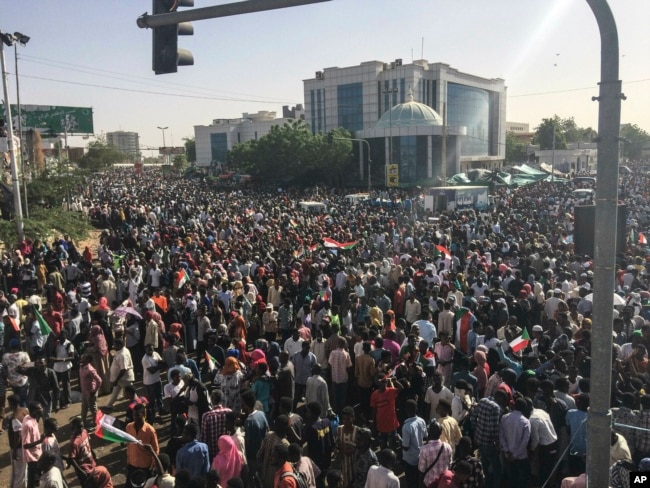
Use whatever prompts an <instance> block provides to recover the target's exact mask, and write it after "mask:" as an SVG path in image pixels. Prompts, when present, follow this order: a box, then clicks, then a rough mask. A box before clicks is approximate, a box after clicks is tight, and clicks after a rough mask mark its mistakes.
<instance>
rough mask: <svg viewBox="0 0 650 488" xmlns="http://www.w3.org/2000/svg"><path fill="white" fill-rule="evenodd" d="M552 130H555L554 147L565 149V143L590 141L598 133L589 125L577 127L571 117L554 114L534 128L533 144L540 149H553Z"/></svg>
mask: <svg viewBox="0 0 650 488" xmlns="http://www.w3.org/2000/svg"><path fill="white" fill-rule="evenodd" d="M553 132H555V149H566V148H567V143H576V142H591V141H592V140H593V139H594V138H595V137H597V136H598V133H597V132H596V131H595V130H594V129H592V128H591V127H578V125H577V124H576V122H575V120H574V119H573V117H569V118H566V119H562V118H560V117H559V116H557V115H554V116H553V117H551V118H550V119H543V120H542V123H541V124H539V126H537V127H536V128H535V136H534V137H533V144H539V146H540V149H553Z"/></svg>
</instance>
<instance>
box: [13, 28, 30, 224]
mask: <svg viewBox="0 0 650 488" xmlns="http://www.w3.org/2000/svg"><path fill="white" fill-rule="evenodd" d="M28 42H29V36H26V35H24V34H21V33H20V32H14V61H15V65H16V103H17V105H18V139H19V140H20V153H19V154H20V172H21V173H22V175H23V194H24V196H25V218H26V219H28V218H29V207H28V205H27V174H26V173H25V156H24V151H25V144H24V141H23V117H22V113H21V108H20V81H19V80H20V77H19V76H18V44H20V45H22V46H25V45H26V44H27V43H28Z"/></svg>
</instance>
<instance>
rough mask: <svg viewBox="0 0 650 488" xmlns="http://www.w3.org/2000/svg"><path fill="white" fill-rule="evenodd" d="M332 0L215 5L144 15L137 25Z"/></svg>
mask: <svg viewBox="0 0 650 488" xmlns="http://www.w3.org/2000/svg"><path fill="white" fill-rule="evenodd" d="M329 1H330V0H245V1H243V2H234V3H226V4H222V5H213V6H212V7H203V8H195V9H192V10H184V11H181V12H170V13H165V14H155V15H149V14H146V13H145V14H144V15H141V16H140V17H138V19H137V21H136V23H137V24H138V27H140V28H141V29H146V28H154V27H162V26H165V25H173V24H180V23H181V22H192V21H194V20H205V19H216V18H219V17H231V16H233V15H241V14H251V13H254V12H264V11H267V10H277V9H281V8H288V7H300V6H302V5H310V4H313V3H322V2H329Z"/></svg>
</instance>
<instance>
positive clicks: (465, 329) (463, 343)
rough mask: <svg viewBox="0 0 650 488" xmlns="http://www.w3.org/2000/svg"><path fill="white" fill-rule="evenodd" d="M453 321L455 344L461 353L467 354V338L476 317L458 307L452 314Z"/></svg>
mask: <svg viewBox="0 0 650 488" xmlns="http://www.w3.org/2000/svg"><path fill="white" fill-rule="evenodd" d="M454 321H455V322H456V344H457V346H458V349H460V351H461V352H463V353H465V354H467V352H468V347H467V336H468V334H469V331H470V330H472V324H473V323H474V322H476V317H474V314H473V313H472V312H471V311H470V310H469V309H468V308H465V307H460V308H459V309H458V310H456V313H455V314H454Z"/></svg>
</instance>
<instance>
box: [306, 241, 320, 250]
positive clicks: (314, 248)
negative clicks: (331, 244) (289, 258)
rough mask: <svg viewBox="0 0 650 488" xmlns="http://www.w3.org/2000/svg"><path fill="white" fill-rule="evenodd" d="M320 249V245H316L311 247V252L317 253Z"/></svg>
mask: <svg viewBox="0 0 650 488" xmlns="http://www.w3.org/2000/svg"><path fill="white" fill-rule="evenodd" d="M319 247H320V244H318V243H316V244H314V245H313V246H309V251H310V252H314V251H317V250H318V248H319Z"/></svg>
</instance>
